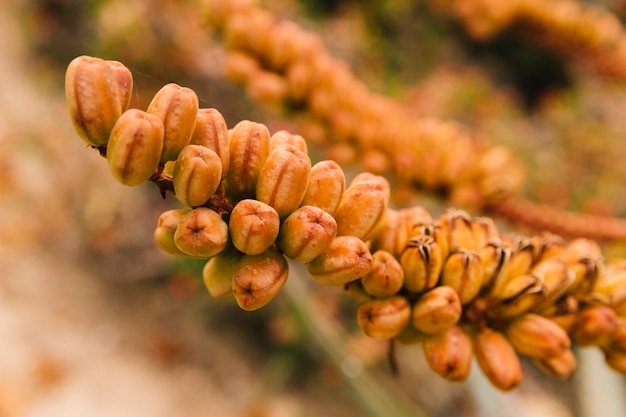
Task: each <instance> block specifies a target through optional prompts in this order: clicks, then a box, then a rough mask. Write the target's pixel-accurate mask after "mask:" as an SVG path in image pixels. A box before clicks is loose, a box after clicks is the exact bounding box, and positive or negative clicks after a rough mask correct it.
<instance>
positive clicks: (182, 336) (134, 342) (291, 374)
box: [0, 0, 626, 417]
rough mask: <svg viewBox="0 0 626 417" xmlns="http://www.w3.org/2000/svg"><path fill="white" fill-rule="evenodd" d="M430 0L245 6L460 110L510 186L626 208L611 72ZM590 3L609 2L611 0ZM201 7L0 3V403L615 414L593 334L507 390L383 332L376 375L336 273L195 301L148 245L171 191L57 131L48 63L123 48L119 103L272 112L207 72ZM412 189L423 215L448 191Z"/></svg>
mask: <svg viewBox="0 0 626 417" xmlns="http://www.w3.org/2000/svg"><path fill="white" fill-rule="evenodd" d="M435 3H441V2H435V1H433V2H421V1H417V2H413V1H408V0H400V1H394V2H385V1H383V0H368V1H357V0H343V1H325V0H302V1H296V0H276V1H267V2H264V3H262V4H263V5H264V7H267V9H268V10H270V11H272V12H273V13H274V14H276V15H277V16H279V17H280V18H284V19H290V20H293V21H295V22H296V23H298V24H299V25H302V26H303V27H305V28H307V30H311V31H313V32H316V33H318V34H319V35H320V36H322V38H323V39H324V40H325V41H326V47H327V48H328V49H329V50H330V51H331V53H332V54H333V55H334V56H335V57H338V58H341V59H343V60H344V61H345V62H346V63H348V65H349V66H350V67H351V68H352V69H353V71H354V72H355V74H356V75H357V76H358V77H359V78H360V79H362V80H363V81H364V82H366V83H367V85H368V86H370V88H371V89H373V90H375V91H378V92H381V93H383V94H385V95H388V96H390V97H393V98H394V99H396V100H398V101H401V102H403V103H404V104H405V105H406V106H407V108H409V109H410V110H411V111H414V112H415V114H416V115H418V116H434V117H438V118H443V119H447V118H451V119H454V120H458V121H459V122H461V123H463V124H465V125H467V126H468V127H469V128H470V129H472V131H474V132H476V133H477V134H479V135H484V136H485V137H487V138H488V139H489V141H491V143H500V144H504V145H506V146H508V147H509V148H511V149H513V150H514V151H515V154H516V155H517V156H518V158H521V159H522V160H523V161H524V163H525V164H526V166H527V169H528V180H527V183H526V187H525V189H524V190H523V194H524V196H526V197H528V198H530V199H532V200H534V201H539V202H547V203H550V204H553V205H556V206H558V207H563V208H568V209H572V210H577V211H582V212H589V213H595V214H604V215H614V216H625V215H626V198H625V197H624V196H625V195H626V194H625V186H626V181H625V180H626V164H624V160H625V158H626V146H624V144H623V138H624V135H625V134H626V124H625V123H624V120H626V89H625V86H624V82H623V79H622V78H620V77H616V76H606V75H604V74H602V72H601V71H598V69H597V68H596V67H593V66H590V65H588V63H587V62H586V61H585V59H581V56H580V55H577V54H576V51H565V52H568V53H565V52H564V51H562V50H558V49H555V48H554V47H553V45H544V44H542V42H540V41H538V40H537V39H536V37H534V38H533V37H532V36H527V35H528V34H525V33H524V32H523V31H517V30H515V28H512V29H511V30H504V31H501V32H500V33H499V34H498V35H497V36H494V37H491V38H489V39H476V37H474V36H470V35H469V34H468V32H467V31H466V28H465V27H464V26H463V24H462V23H461V22H460V21H459V20H458V19H456V18H455V17H454V16H451V15H450V14H448V13H445V12H442V9H441V8H438V7H434V6H433V5H434V4H435ZM585 3H603V4H602V6H603V7H607V8H608V9H609V10H611V11H612V12H613V13H615V15H616V16H618V17H619V18H620V19H621V17H622V16H623V15H622V14H621V13H623V12H624V11H625V10H626V7H625V6H624V4H623V2H620V1H610V0H606V1H603V2H585ZM444 9H445V8H444ZM201 11H202V12H201ZM206 12H207V10H206V4H205V3H204V2H203V1H202V0H185V1H174V0H153V1H150V0H149V1H140V0H124V1H121V0H93V1H77V0H74V1H72V0H50V1H45V0H4V1H3V6H2V7H0V50H1V51H2V56H1V57H0V172H1V174H2V179H1V180H0V195H1V200H0V417H5V416H37V417H39V416H60V415H63V416H84V415H89V416H120V415H129V416H157V417H158V416H171V415H185V416H190V417H192V416H236V417H265V416H268V417H269V416H272V417H282V416H289V417H297V416H303V417H304V416H318V415H328V416H346V417H350V416H391V415H393V416H426V415H428V416H451V415H455V416H520V417H522V416H551V417H560V416H563V417H569V416H572V417H574V416H576V417H589V416H597V415H602V416H604V417H612V416H616V417H617V416H623V415H626V395H624V394H626V390H625V385H624V379H623V377H621V376H618V375H617V374H616V373H614V372H612V371H610V370H609V369H608V368H607V367H606V366H605V365H604V363H603V359H602V358H601V355H600V354H599V352H596V351H595V350H589V351H587V350H584V349H580V350H578V351H577V354H578V357H579V361H580V368H579V370H578V371H577V372H576V373H575V375H574V376H573V378H572V379H571V380H568V381H553V380H551V379H549V378H548V377H545V376H544V375H543V374H541V373H540V372H539V371H538V370H537V369H536V368H535V367H534V366H533V365H532V364H530V363H528V364H527V363H524V371H525V379H524V382H523V383H522V385H521V387H520V388H519V389H517V390H516V391H514V392H512V393H509V394H502V393H500V392H497V391H496V390H494V389H493V388H491V387H490V385H489V384H488V383H487V382H485V380H484V378H483V377H482V375H481V374H480V372H478V371H477V369H475V370H474V371H473V372H472V375H471V376H470V379H469V381H468V382H466V383H463V384H459V383H450V382H447V381H444V380H442V379H441V378H440V377H438V376H436V375H435V374H434V373H432V372H431V371H430V370H429V369H428V366H427V365H426V363H425V362H424V359H423V354H422V352H421V350H420V348H419V347H418V346H399V347H397V349H396V352H395V354H396V359H397V362H398V364H399V370H400V372H399V375H397V376H393V375H392V374H391V372H390V366H389V363H388V345H387V344H386V343H383V342H379V341H373V340H370V339H368V338H365V337H364V336H362V335H361V334H360V331H359V329H358V328H357V326H356V320H355V317H354V311H355V304H354V302H353V301H351V300H350V299H348V297H346V296H345V295H344V294H343V293H342V292H341V291H339V290H338V289H336V288H322V287H321V286H319V285H315V284H312V283H311V282H310V280H307V278H306V274H305V273H303V272H302V271H299V270H298V269H297V268H294V270H293V271H292V273H291V274H290V276H293V279H290V282H289V283H288V285H287V288H286V290H285V291H284V293H283V294H281V295H280V296H279V297H277V299H276V300H275V301H273V302H272V303H271V304H270V305H268V306H267V307H265V308H263V309H261V310H259V311H257V312H254V313H246V312H243V311H241V310H240V309H239V308H238V307H237V306H236V304H235V303H234V301H233V300H215V299H210V297H209V296H208V294H207V293H206V291H205V290H204V288H203V284H202V282H201V278H200V271H201V268H202V266H203V265H202V263H197V262H194V261H181V260H178V259H175V258H173V257H170V256H168V255H165V254H163V253H161V252H160V251H159V250H158V249H157V248H156V246H155V245H154V243H153V240H152V233H153V230H154V227H155V224H156V219H157V218H158V216H159V214H160V213H161V212H162V211H164V210H166V209H169V208H173V207H178V205H177V203H176V201H174V200H173V199H171V198H170V199H166V200H163V199H161V197H160V195H159V193H158V190H157V189H156V187H154V185H152V184H147V185H142V186H139V187H136V188H132V189H131V188H127V187H123V186H121V185H120V184H118V183H116V182H115V181H114V180H113V178H112V177H111V176H110V174H109V172H108V168H107V166H106V163H105V161H104V160H103V159H102V158H101V157H100V156H99V155H98V154H97V152H96V151H94V150H92V149H89V148H87V147H86V146H85V145H84V142H83V141H81V140H80V139H79V137H78V136H77V135H76V133H75V132H74V130H73V128H72V126H71V123H70V121H69V118H68V115H67V111H66V108H65V98H64V90H63V89H64V72H65V68H66V66H67V64H68V63H69V62H70V61H71V59H73V58H74V57H76V56H79V55H83V54H86V55H94V56H99V57H102V58H106V59H114V60H119V61H121V62H123V63H124V64H125V65H126V66H128V67H129V68H130V69H131V71H132V72H133V76H134V81H135V95H134V97H133V106H137V107H145V106H146V105H147V103H148V102H149V101H150V99H151V97H152V95H153V94H154V93H155V92H156V91H157V90H158V89H159V88H160V87H161V86H162V85H164V84H166V83H168V82H176V83H178V84H181V85H185V86H188V87H191V88H193V89H195V90H196V92H197V93H198V95H199V97H200V100H201V105H202V106H203V107H216V108H218V109H219V110H220V111H221V112H222V114H224V116H225V117H226V119H227V122H228V124H229V126H232V125H233V124H234V123H236V122H237V121H239V120H242V119H250V120H255V121H258V122H262V123H265V124H267V125H268V126H269V127H270V130H271V131H275V130H277V129H279V128H284V127H287V128H288V127H289V126H290V121H289V118H288V117H286V116H285V115H284V114H282V113H280V112H278V111H277V110H276V109H273V108H268V107H265V106H262V105H260V104H259V103H257V102H255V101H254V100H252V99H251V98H249V97H248V96H247V95H246V92H245V91H244V90H243V88H241V87H240V86H238V85H236V84H234V83H232V82H230V81H229V80H228V79H226V78H225V77H224V75H223V72H222V67H221V63H222V62H223V59H224V54H225V52H224V45H223V42H222V41H221V39H220V36H219V35H218V34H216V33H215V30H214V28H212V27H211V26H210V25H209V24H208V23H207V22H206V20H207V19H206V18H203V16H204V15H205V14H206ZM582 58H584V57H582ZM419 197H420V198H423V200H424V202H425V204H427V206H428V208H429V210H433V211H434V213H435V214H438V213H439V212H440V211H441V210H443V209H444V208H445V205H444V203H442V202H440V201H438V200H437V199H435V198H433V196H429V195H423V196H419ZM502 227H503V228H505V229H506V228H507V227H508V226H507V225H506V224H502ZM605 250H606V253H607V256H614V255H621V256H623V253H624V250H625V248H624V247H623V245H621V244H619V243H614V244H611V245H606V246H605ZM474 368H476V366H475V367H474ZM600 387H601V389H600Z"/></svg>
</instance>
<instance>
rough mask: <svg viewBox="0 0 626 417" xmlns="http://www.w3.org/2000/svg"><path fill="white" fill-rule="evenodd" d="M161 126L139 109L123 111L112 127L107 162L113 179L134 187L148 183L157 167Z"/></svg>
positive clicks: (161, 132)
mask: <svg viewBox="0 0 626 417" xmlns="http://www.w3.org/2000/svg"><path fill="white" fill-rule="evenodd" d="M162 149H163V123H161V120H159V118H158V117H155V116H153V115H151V114H148V113H146V112H144V111H142V110H138V109H130V110H127V111H125V112H124V113H123V114H122V115H121V116H120V118H119V119H118V120H117V123H115V126H113V130H112V131H111V136H110V139H109V143H108V146H107V162H108V163H109V168H110V169H111V174H112V175H113V178H115V179H116V180H118V181H119V182H121V183H122V184H124V185H129V186H135V185H139V184H143V183H144V182H146V181H148V180H149V179H150V177H151V176H152V175H153V174H154V173H155V172H156V170H157V168H158V166H159V158H160V156H161V150H162Z"/></svg>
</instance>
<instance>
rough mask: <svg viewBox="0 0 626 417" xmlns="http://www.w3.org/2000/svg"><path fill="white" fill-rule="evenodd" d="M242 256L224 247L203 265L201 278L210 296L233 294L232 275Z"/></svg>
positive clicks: (217, 296)
mask: <svg viewBox="0 0 626 417" xmlns="http://www.w3.org/2000/svg"><path fill="white" fill-rule="evenodd" d="M242 256H243V254H242V253H241V252H239V251H237V250H235V249H226V250H224V251H223V252H221V253H219V254H218V255H216V256H214V257H212V258H211V259H209V260H208V261H207V263H206V264H205V265H204V268H203V269H202V280H203V282H204V286H205V287H206V289H207V290H208V291H209V294H211V296H212V297H216V298H223V297H230V296H231V295H233V276H234V275H235V268H236V267H237V264H238V263H239V260H240V259H241V257H242Z"/></svg>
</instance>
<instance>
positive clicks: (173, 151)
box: [147, 83, 198, 163]
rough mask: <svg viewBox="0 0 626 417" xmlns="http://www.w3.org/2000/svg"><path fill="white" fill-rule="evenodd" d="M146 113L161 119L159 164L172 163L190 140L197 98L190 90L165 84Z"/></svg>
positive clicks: (196, 108) (196, 113) (194, 123)
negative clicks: (162, 131) (161, 141)
mask: <svg viewBox="0 0 626 417" xmlns="http://www.w3.org/2000/svg"><path fill="white" fill-rule="evenodd" d="M147 112H148V113H150V114H154V115H155V116H157V117H158V118H159V119H161V120H162V121H163V126H164V127H165V139H164V143H163V153H162V154H161V162H162V163H165V162H167V161H174V160H175V159H176V158H177V157H178V154H179V152H180V151H181V150H182V149H183V148H184V147H185V146H187V145H188V144H189V141H190V140H191V135H192V133H193V129H194V128H195V126H196V118H197V116H198V96H197V95H196V93H195V91H193V90H192V89H190V88H187V87H181V86H180V85H178V84H174V83H170V84H166V85H164V86H163V87H162V88H161V89H160V90H159V91H157V93H156V94H155V95H154V97H153V98H152V101H151V102H150V104H149V105H148V110H147Z"/></svg>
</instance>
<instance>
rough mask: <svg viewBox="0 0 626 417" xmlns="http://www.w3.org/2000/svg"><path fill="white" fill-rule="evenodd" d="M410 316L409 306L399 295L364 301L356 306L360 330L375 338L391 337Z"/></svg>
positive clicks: (395, 334)
mask: <svg viewBox="0 0 626 417" xmlns="http://www.w3.org/2000/svg"><path fill="white" fill-rule="evenodd" d="M410 316H411V306H410V305H409V302H408V301H407V300H406V298H404V297H400V296H396V297H391V298H383V299H376V300H369V301H365V302H363V303H361V304H359V307H358V308H357V322H358V323H359V326H360V327H361V330H362V331H363V333H364V334H365V335H367V336H369V337H373V338H376V339H391V338H393V337H395V336H397V335H398V334H400V332H402V329H404V328H405V327H406V325H407V323H408V322H409V318H410Z"/></svg>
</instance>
